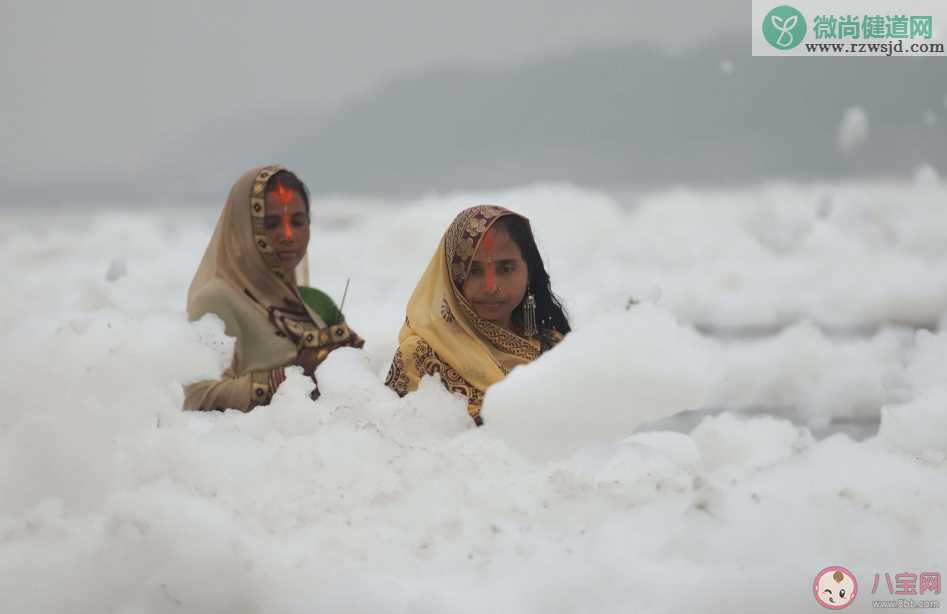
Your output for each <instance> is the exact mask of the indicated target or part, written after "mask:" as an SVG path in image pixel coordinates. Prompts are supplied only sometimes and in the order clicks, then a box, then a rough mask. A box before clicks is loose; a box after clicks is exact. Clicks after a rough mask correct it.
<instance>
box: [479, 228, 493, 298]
mask: <svg viewBox="0 0 947 614" xmlns="http://www.w3.org/2000/svg"><path fill="white" fill-rule="evenodd" d="M480 249H482V250H483V255H484V256H486V257H487V290H491V291H492V290H493V288H495V287H496V279H495V278H494V273H493V229H492V228H491V229H490V230H488V231H487V234H485V235H484V236H483V241H481V242H480Z"/></svg>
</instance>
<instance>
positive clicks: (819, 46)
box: [805, 40, 944, 56]
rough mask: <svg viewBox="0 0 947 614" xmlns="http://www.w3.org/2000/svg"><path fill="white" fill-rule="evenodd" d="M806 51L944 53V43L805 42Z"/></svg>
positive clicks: (878, 53) (884, 53)
mask: <svg viewBox="0 0 947 614" xmlns="http://www.w3.org/2000/svg"><path fill="white" fill-rule="evenodd" d="M805 45H806V53H865V54H875V55H888V56H890V55H893V54H895V53H908V54H912V53H913V54H917V55H931V54H941V55H943V54H944V43H911V44H910V45H905V44H904V41H901V40H899V41H898V42H896V43H806V44H805Z"/></svg>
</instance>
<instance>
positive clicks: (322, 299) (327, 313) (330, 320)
mask: <svg viewBox="0 0 947 614" xmlns="http://www.w3.org/2000/svg"><path fill="white" fill-rule="evenodd" d="M299 296H301V297H302V299H303V301H305V303H306V304H307V305H308V306H309V308H310V309H312V310H313V311H315V312H316V313H317V314H318V315H319V317H320V318H322V321H323V322H325V323H326V324H327V325H329V326H333V325H335V324H339V323H340V322H343V321H344V320H345V316H344V315H343V314H342V312H341V311H340V310H339V308H338V306H336V304H335V301H333V300H332V297H330V296H329V295H328V294H326V293H325V292H323V291H322V290H320V289H319V288H310V287H309V286H299Z"/></svg>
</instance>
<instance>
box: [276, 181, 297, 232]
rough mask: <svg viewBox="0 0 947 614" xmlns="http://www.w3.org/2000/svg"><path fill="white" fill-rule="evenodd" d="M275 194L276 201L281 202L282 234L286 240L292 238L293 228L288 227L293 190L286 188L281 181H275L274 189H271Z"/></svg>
mask: <svg viewBox="0 0 947 614" xmlns="http://www.w3.org/2000/svg"><path fill="white" fill-rule="evenodd" d="M273 194H275V195H276V201H277V202H279V203H282V204H283V236H284V237H286V240H287V241H292V240H293V230H292V228H290V227H289V203H291V202H293V196H294V194H295V193H294V192H293V191H292V190H287V189H286V186H284V185H283V184H282V182H279V181H277V182H276V189H275V190H273Z"/></svg>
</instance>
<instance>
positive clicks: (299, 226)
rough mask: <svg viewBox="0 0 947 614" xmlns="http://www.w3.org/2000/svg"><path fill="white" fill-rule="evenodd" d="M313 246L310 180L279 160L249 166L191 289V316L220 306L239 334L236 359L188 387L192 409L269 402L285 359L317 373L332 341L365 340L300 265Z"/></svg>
mask: <svg viewBox="0 0 947 614" xmlns="http://www.w3.org/2000/svg"><path fill="white" fill-rule="evenodd" d="M308 245H309V195H308V192H307V190H306V187H305V185H303V183H302V182H301V181H300V180H299V179H298V178H297V177H296V175H294V174H293V173H291V172H289V171H287V170H285V169H283V168H282V167H279V166H265V167H261V168H255V169H252V170H250V171H247V172H246V173H244V174H243V176H242V177H240V179H238V180H237V183H235V184H234V186H233V188H231V190H230V196H229V197H228V198H227V204H226V205H225V206H224V210H223V211H222V212H221V214H220V219H219V220H218V221H217V227H216V228H215V229H214V235H213V237H212V238H211V240H210V244H209V245H208V246H207V251H205V252H204V258H203V260H201V264H200V267H198V269H197V273H196V274H195V275H194V280H193V281H192V282H191V287H190V289H189V290H188V293H187V314H188V318H189V319H190V320H197V319H199V318H201V317H202V316H204V315H205V314H207V313H213V314H215V315H217V316H218V317H219V318H220V319H221V320H223V321H224V325H225V327H226V333H227V335H228V336H231V337H235V338H236V344H235V346H234V355H233V362H232V363H231V365H230V367H229V368H227V370H226V371H224V373H223V375H222V377H221V378H220V379H214V380H204V381H200V382H196V383H193V384H190V385H188V386H185V389H184V392H185V399H184V408H185V409H195V410H213V409H228V408H233V409H239V410H241V411H249V410H251V409H253V408H254V407H256V406H257V405H266V404H267V403H269V402H270V398H271V397H272V395H273V392H274V391H275V390H276V388H277V387H278V386H279V384H280V383H281V382H282V381H283V380H284V379H285V374H284V371H283V368H284V367H287V366H291V365H297V366H301V367H302V368H303V371H304V372H305V373H306V374H307V375H310V376H311V375H312V374H313V371H314V370H315V368H316V366H317V365H318V364H319V363H320V362H322V361H323V360H324V359H325V357H326V356H327V355H328V354H329V352H331V351H332V350H333V349H335V348H337V347H341V346H346V345H347V346H353V347H362V345H364V341H363V340H362V339H361V338H359V336H358V335H357V334H355V332H354V331H352V330H351V329H350V328H349V327H348V325H347V324H346V323H345V318H344V317H343V316H342V313H341V312H340V311H339V310H338V308H337V307H336V306H335V304H334V303H333V302H332V300H331V299H330V298H329V297H328V296H327V295H325V294H324V293H322V292H320V291H319V290H316V289H315V288H307V287H305V286H304V285H299V284H305V283H307V282H308V279H305V278H306V277H308V274H307V273H306V272H305V271H303V273H302V274H299V273H298V271H297V268H298V267H299V265H300V263H301V262H304V259H305V256H306V249H307V247H308ZM299 268H303V269H304V268H305V267H299ZM316 396H318V388H317V389H316V390H314V391H313V398H315V397H316Z"/></svg>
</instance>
